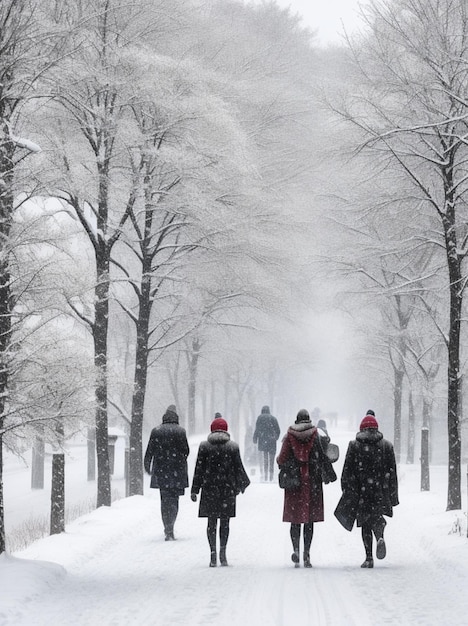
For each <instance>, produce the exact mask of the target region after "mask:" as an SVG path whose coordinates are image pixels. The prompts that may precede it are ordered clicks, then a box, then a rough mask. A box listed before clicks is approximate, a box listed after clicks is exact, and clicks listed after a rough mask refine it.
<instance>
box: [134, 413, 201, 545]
mask: <svg viewBox="0 0 468 626" xmlns="http://www.w3.org/2000/svg"><path fill="white" fill-rule="evenodd" d="M189 452H190V448H189V445H188V441H187V435H186V433H185V429H184V428H182V426H179V416H178V415H177V413H176V411H175V407H173V405H171V406H169V407H168V409H167V410H166V412H165V413H164V415H163V420H162V424H160V425H159V426H156V427H155V428H153V430H152V431H151V435H150V438H149V441H148V446H147V448H146V453H145V457H144V466H145V471H146V472H147V473H148V474H150V475H151V483H150V487H151V488H152V489H159V490H160V495H161V516H162V519H163V524H164V532H165V535H166V540H172V539H174V523H175V520H176V518H177V514H178V509H179V497H180V496H181V495H183V494H184V491H185V488H186V487H188V485H189V482H188V468H187V457H188V455H189Z"/></svg>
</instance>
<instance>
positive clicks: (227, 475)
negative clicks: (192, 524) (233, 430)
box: [191, 413, 250, 567]
mask: <svg viewBox="0 0 468 626" xmlns="http://www.w3.org/2000/svg"><path fill="white" fill-rule="evenodd" d="M217 415H219V414H218V413H217ZM210 429H211V433H210V434H209V435H208V438H207V440H206V441H202V443H201V444H200V447H199V449H198V456H197V462H196V464H195V472H194V476H193V481H192V490H191V498H192V500H193V502H196V501H197V495H198V493H199V492H200V490H201V496H200V507H199V510H198V517H207V518H208V525H207V529H206V534H207V537H208V543H209V546H210V567H216V565H217V552H216V534H217V526H218V519H219V544H220V546H219V562H220V564H221V565H223V566H227V564H228V562H227V559H226V546H227V542H228V538H229V520H230V518H231V517H235V516H236V497H237V495H238V494H239V493H244V491H245V490H246V489H247V487H248V486H249V485H250V480H249V477H248V476H247V473H246V471H245V469H244V466H243V464H242V460H241V456H240V452H239V446H238V445H237V443H234V441H232V440H231V437H230V435H229V433H228V424H227V422H226V420H224V419H223V418H222V417H216V418H215V419H214V420H213V421H212V422H211V427H210Z"/></svg>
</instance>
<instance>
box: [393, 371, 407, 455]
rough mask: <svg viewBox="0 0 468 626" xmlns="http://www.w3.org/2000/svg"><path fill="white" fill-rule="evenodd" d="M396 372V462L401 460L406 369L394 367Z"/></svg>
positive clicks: (394, 437) (394, 433) (394, 442)
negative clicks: (402, 406)
mask: <svg viewBox="0 0 468 626" xmlns="http://www.w3.org/2000/svg"><path fill="white" fill-rule="evenodd" d="M393 373H394V389H393V401H394V419H393V447H394V450H395V458H396V462H397V463H399V462H400V457H401V405H402V396H403V377H404V375H405V373H404V371H403V370H402V369H400V368H396V367H394V368H393Z"/></svg>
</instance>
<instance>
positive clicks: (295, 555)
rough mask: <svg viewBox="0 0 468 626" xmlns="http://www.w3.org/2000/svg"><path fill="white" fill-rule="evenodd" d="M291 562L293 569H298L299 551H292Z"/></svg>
mask: <svg viewBox="0 0 468 626" xmlns="http://www.w3.org/2000/svg"><path fill="white" fill-rule="evenodd" d="M291 561H292V562H293V563H294V567H299V550H294V552H293V553H292V554H291Z"/></svg>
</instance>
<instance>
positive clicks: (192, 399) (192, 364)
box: [187, 339, 200, 435]
mask: <svg viewBox="0 0 468 626" xmlns="http://www.w3.org/2000/svg"><path fill="white" fill-rule="evenodd" d="M199 357H200V342H199V341H198V339H194V340H193V341H192V349H191V353H190V358H189V382H188V407H187V415H188V434H189V435H193V434H194V433H195V432H196V419H195V403H196V392H197V369H198V359H199Z"/></svg>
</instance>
